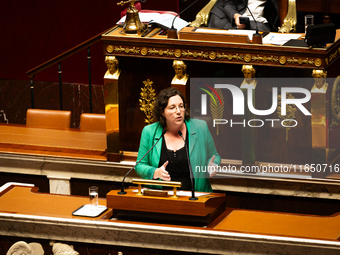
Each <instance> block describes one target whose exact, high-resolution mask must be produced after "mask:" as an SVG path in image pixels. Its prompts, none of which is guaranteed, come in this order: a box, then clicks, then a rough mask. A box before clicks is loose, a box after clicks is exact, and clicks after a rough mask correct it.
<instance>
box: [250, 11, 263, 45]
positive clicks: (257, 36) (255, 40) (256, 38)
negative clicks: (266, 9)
mask: <svg viewBox="0 0 340 255" xmlns="http://www.w3.org/2000/svg"><path fill="white" fill-rule="evenodd" d="M247 8H248V11H249V13H250V15H251V16H252V17H253V20H254V22H255V26H256V33H255V34H253V40H252V43H257V44H262V35H261V34H259V28H258V26H257V21H256V19H255V18H254V15H253V13H252V12H251V10H250V9H249V7H248V5H247Z"/></svg>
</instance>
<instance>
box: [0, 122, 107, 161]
mask: <svg viewBox="0 0 340 255" xmlns="http://www.w3.org/2000/svg"><path fill="white" fill-rule="evenodd" d="M106 148H107V146H106V133H105V132H86V131H80V130H78V129H72V128H70V129H49V128H36V127H27V126H25V125H14V124H0V150H1V151H2V152H8V153H18V154H20V153H21V154H28V155H50V156H57V157H58V156H59V157H71V158H89V159H95V160H105V161H106Z"/></svg>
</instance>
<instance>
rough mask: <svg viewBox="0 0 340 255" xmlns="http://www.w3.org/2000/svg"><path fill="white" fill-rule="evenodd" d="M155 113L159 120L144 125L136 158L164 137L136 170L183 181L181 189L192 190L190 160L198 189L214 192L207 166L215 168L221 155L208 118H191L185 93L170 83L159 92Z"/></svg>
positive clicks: (139, 173) (145, 176)
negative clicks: (206, 120)
mask: <svg viewBox="0 0 340 255" xmlns="http://www.w3.org/2000/svg"><path fill="white" fill-rule="evenodd" d="M153 113H154V118H155V119H156V120H157V121H158V122H156V123H153V124H151V125H148V126H146V127H144V129H143V131H142V135H141V139H140V146H139V151H138V158H137V162H138V161H139V160H140V159H141V158H142V157H143V156H144V155H145V153H146V152H147V151H148V150H149V149H150V148H151V147H152V146H153V145H154V144H155V143H156V142H157V141H158V140H159V139H161V140H160V141H159V142H158V143H157V145H156V146H155V147H154V148H153V149H152V150H151V151H150V153H149V154H147V155H146V156H145V157H144V158H143V159H142V160H141V161H140V163H139V164H138V165H137V166H136V172H137V174H138V175H139V176H140V177H142V178H144V179H161V180H165V181H177V182H181V183H182V188H181V189H183V190H191V180H190V168H189V163H191V166H192V171H193V175H194V178H195V191H204V192H212V188H211V185H210V182H209V179H208V177H209V173H208V171H207V169H208V166H209V168H211V167H212V168H214V167H215V166H216V165H217V164H219V163H220V161H221V158H220V156H219V154H218V153H217V151H216V148H215V144H214V141H213V139H212V136H211V134H210V131H209V129H208V126H207V124H206V122H205V121H203V120H197V119H190V118H189V116H190V115H189V110H188V107H187V105H186V103H185V100H184V97H183V95H182V94H181V93H180V92H179V91H178V90H177V89H175V88H171V87H170V88H167V89H165V90H162V91H161V92H160V93H159V94H158V96H157V98H156V101H155V105H154V109H153ZM164 130H166V132H165V133H164ZM179 131H180V132H179ZM162 134H164V136H163V137H162ZM185 146H187V148H185ZM187 150H188V153H189V158H190V162H188V158H187ZM214 173H216V172H215V171H213V174H212V175H214Z"/></svg>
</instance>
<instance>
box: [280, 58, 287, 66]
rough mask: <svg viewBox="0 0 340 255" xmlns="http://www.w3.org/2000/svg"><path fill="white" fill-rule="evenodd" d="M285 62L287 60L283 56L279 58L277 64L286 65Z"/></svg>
mask: <svg viewBox="0 0 340 255" xmlns="http://www.w3.org/2000/svg"><path fill="white" fill-rule="evenodd" d="M286 62H287V58H286V57H285V56H281V57H280V58H279V63H280V64H281V65H284V64H286Z"/></svg>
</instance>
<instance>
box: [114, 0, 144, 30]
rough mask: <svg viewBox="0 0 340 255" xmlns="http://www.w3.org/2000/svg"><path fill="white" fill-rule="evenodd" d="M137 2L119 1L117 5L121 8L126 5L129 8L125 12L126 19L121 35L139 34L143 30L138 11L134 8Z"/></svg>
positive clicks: (132, 0) (133, 0) (134, 0)
mask: <svg viewBox="0 0 340 255" xmlns="http://www.w3.org/2000/svg"><path fill="white" fill-rule="evenodd" d="M135 2H137V0H129V1H125V2H124V1H121V2H119V3H117V5H121V6H123V5H124V4H126V3H128V4H129V7H128V8H127V10H126V18H125V22H124V25H123V30H122V32H121V33H123V34H141V33H143V31H144V30H145V25H144V24H143V23H142V22H141V21H140V19H139V14H138V10H137V9H136V8H135Z"/></svg>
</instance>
